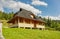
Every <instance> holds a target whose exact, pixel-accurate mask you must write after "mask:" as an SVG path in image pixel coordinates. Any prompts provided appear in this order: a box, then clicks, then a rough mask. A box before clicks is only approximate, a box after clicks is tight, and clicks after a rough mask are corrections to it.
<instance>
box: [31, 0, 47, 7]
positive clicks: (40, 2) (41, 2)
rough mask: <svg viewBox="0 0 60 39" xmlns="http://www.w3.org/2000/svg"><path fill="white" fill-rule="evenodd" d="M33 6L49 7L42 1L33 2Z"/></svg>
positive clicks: (33, 0) (35, 0) (34, 0)
mask: <svg viewBox="0 0 60 39" xmlns="http://www.w3.org/2000/svg"><path fill="white" fill-rule="evenodd" d="M32 5H42V6H47V5H48V4H47V3H46V2H44V1H40V0H32Z"/></svg>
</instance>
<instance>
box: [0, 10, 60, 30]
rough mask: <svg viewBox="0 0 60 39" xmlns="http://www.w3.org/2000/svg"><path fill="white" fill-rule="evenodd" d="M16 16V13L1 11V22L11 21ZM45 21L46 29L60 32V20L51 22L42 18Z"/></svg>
mask: <svg viewBox="0 0 60 39" xmlns="http://www.w3.org/2000/svg"><path fill="white" fill-rule="evenodd" d="M13 15H14V12H10V13H6V12H2V11H0V20H10V19H11V18H12V17H13ZM40 18H41V19H43V20H44V21H45V26H46V29H48V30H58V31H60V20H51V19H50V18H49V17H48V19H46V18H42V17H40Z"/></svg>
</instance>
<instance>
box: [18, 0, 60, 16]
mask: <svg viewBox="0 0 60 39" xmlns="http://www.w3.org/2000/svg"><path fill="white" fill-rule="evenodd" d="M19 1H21V2H24V3H29V4H31V0H19ZM41 1H44V2H46V3H47V4H48V6H47V7H44V6H34V7H35V8H37V9H39V10H41V11H42V14H41V15H43V16H47V15H48V16H58V15H60V0H41Z"/></svg>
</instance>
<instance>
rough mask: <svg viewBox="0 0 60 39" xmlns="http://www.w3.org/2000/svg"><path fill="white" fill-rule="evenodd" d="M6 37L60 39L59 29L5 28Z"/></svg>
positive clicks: (6, 38) (10, 38)
mask: <svg viewBox="0 0 60 39" xmlns="http://www.w3.org/2000/svg"><path fill="white" fill-rule="evenodd" d="M3 35H4V37H5V39H60V32H59V31H48V30H44V31H42V30H34V29H20V28H3Z"/></svg>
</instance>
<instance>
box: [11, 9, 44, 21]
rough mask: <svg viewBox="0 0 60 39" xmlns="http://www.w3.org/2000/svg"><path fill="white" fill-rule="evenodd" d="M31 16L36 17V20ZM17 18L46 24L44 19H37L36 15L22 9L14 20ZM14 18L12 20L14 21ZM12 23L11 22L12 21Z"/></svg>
mask: <svg viewBox="0 0 60 39" xmlns="http://www.w3.org/2000/svg"><path fill="white" fill-rule="evenodd" d="M31 15H33V16H34V18H32V17H31ZM16 16H18V17H23V18H27V19H32V20H35V21H40V22H44V21H43V20H42V19H40V18H39V17H37V16H36V15H34V14H33V13H32V12H30V11H27V10H25V9H22V8H21V9H20V11H18V12H16V13H15V14H14V16H13V18H15V17H16ZM13 18H12V19H13ZM10 21H11V20H10Z"/></svg>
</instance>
